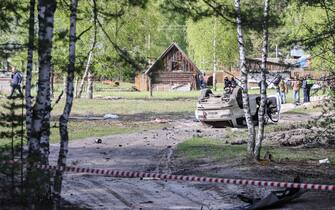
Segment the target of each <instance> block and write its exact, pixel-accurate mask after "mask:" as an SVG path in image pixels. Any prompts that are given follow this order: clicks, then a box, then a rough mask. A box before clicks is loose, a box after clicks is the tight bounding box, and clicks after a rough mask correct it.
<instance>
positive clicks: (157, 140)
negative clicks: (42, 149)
mask: <svg viewBox="0 0 335 210" xmlns="http://www.w3.org/2000/svg"><path fill="white" fill-rule="evenodd" d="M227 129H231V128H225V129H213V128H208V127H204V126H203V125H201V123H198V122H193V121H192V120H178V121H173V122H171V123H169V125H167V126H166V127H164V128H162V129H159V130H149V131H143V132H140V133H133V134H122V135H113V136H107V137H103V138H101V139H102V144H97V143H95V140H96V138H87V139H83V140H78V141H72V142H71V143H70V144H69V157H68V165H69V166H81V167H92V168H112V169H122V170H133V171H150V172H165V173H170V172H171V170H172V169H171V157H172V156H173V150H174V148H175V146H176V145H177V144H178V143H180V142H182V141H184V140H186V139H189V138H191V137H192V136H197V135H202V136H208V137H213V138H221V137H223V136H224V135H225V133H226V132H227V131H228V130H227ZM57 150H58V145H51V154H52V155H51V156H50V160H51V162H52V163H55V158H56V154H58V152H57ZM190 167H192V166H187V165H186V166H185V168H190ZM221 169H224V170H223V172H222V174H223V175H226V176H228V177H229V176H235V177H243V176H250V177H252V176H258V175H257V174H256V175H255V174H254V175H252V174H251V175H250V173H249V174H248V171H245V170H244V171H243V168H242V169H239V170H234V169H232V167H231V166H227V167H223V168H221ZM63 186H64V187H63V192H62V196H63V198H64V199H65V200H66V201H69V202H70V203H72V204H75V205H78V206H80V207H86V208H89V209H101V210H102V209H141V208H142V209H231V208H233V207H236V206H240V205H242V204H243V203H242V202H241V201H239V199H238V198H237V195H238V194H240V193H248V192H252V194H254V195H255V194H258V195H264V194H266V193H267V192H269V190H270V189H255V187H245V186H244V187H242V186H235V185H222V184H215V185H214V184H201V183H191V182H177V181H167V182H165V181H162V180H139V179H119V178H112V177H108V176H102V175H97V176H95V175H85V174H66V175H65V178H64V185H63ZM316 195H317V196H319V194H316ZM327 195H328V194H327ZM317 196H310V195H307V198H308V199H305V200H304V198H301V199H303V200H302V201H301V202H302V203H303V204H301V203H299V202H298V204H294V203H293V204H292V205H290V206H289V207H290V208H285V207H284V208H283V209H291V208H292V209H296V207H302V206H303V207H306V206H311V207H313V205H314V204H316V203H318V204H320V202H318V201H315V200H311V199H309V198H310V197H313V199H315V198H317ZM333 197H334V196H333V195H332V194H331V195H329V199H330V200H332V199H333V200H334V198H333ZM327 202H328V203H327ZM329 202H330V201H326V202H325V206H324V207H327V206H329ZM306 203H307V204H306ZM308 203H309V204H308ZM334 205H335V203H334ZM317 207H318V208H319V207H322V206H320V205H318V206H317ZM312 209H313V208H312Z"/></svg>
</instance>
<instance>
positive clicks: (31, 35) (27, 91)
mask: <svg viewBox="0 0 335 210" xmlns="http://www.w3.org/2000/svg"><path fill="white" fill-rule="evenodd" d="M35 4H36V2H35V0H30V5H29V32H28V39H29V41H28V54H27V71H26V89H25V101H26V130H27V136H28V137H29V136H30V132H31V122H32V110H31V109H32V108H31V99H32V97H31V78H32V71H33V58H34V37H35V30H34V26H35Z"/></svg>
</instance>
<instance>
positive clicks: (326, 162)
mask: <svg viewBox="0 0 335 210" xmlns="http://www.w3.org/2000/svg"><path fill="white" fill-rule="evenodd" d="M319 163H320V164H329V163H330V161H329V159H328V158H326V159H322V160H319Z"/></svg>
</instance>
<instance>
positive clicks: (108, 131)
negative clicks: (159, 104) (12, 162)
mask: <svg viewBox="0 0 335 210" xmlns="http://www.w3.org/2000/svg"><path fill="white" fill-rule="evenodd" d="M51 126H52V127H51V135H50V143H58V142H59V140H60V137H59V128H58V123H57V122H52V123H51ZM163 126H164V124H157V123H151V122H114V121H104V120H93V121H70V122H69V135H70V136H69V138H70V141H72V140H76V139H82V138H88V137H100V136H107V135H114V134H123V133H135V132H139V131H143V130H150V129H158V128H161V127H163ZM0 131H6V132H10V129H5V128H1V127H0ZM14 141H15V143H14V144H16V145H17V144H19V143H20V137H16V138H15V139H14ZM10 144H11V139H4V138H3V139H1V140H0V147H3V146H5V145H7V146H9V145H10Z"/></svg>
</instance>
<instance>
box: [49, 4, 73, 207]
mask: <svg viewBox="0 0 335 210" xmlns="http://www.w3.org/2000/svg"><path fill="white" fill-rule="evenodd" d="M77 6H78V1H77V0H71V7H70V10H71V15H70V44H69V65H68V73H67V85H66V103H65V106H64V110H63V114H62V115H61V117H60V118H59V133H60V137H61V142H60V150H59V156H58V166H61V167H65V166H66V158H67V153H68V142H69V134H68V130H67V125H68V121H69V116H70V113H71V109H72V103H73V90H74V83H73V80H74V70H75V60H76V24H77ZM62 181H63V172H62V171H57V172H56V176H55V183H54V205H53V209H54V210H57V209H60V207H61V206H60V201H61V191H62Z"/></svg>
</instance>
